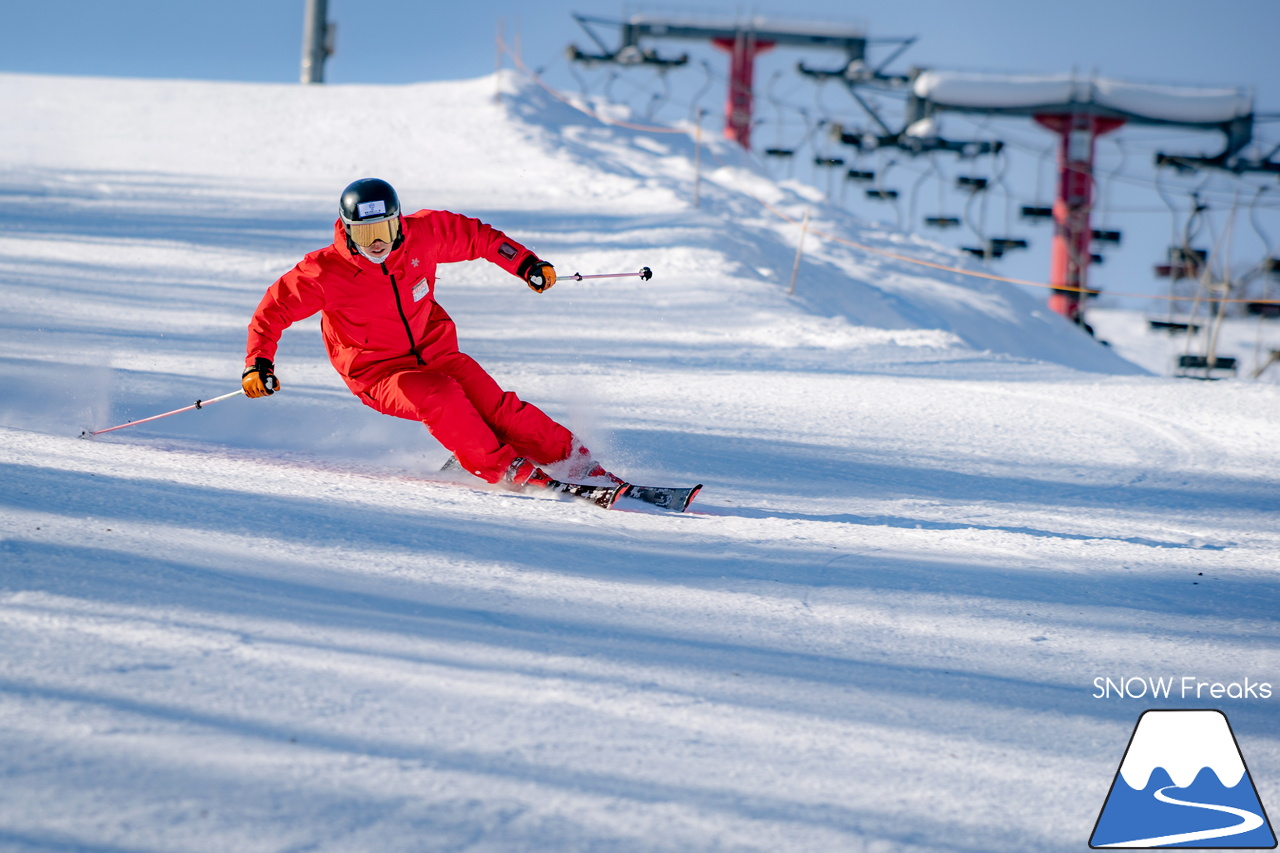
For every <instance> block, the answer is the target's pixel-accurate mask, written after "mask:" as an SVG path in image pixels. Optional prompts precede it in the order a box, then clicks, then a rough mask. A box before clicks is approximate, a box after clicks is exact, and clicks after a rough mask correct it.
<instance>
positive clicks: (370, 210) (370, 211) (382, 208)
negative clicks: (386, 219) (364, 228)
mask: <svg viewBox="0 0 1280 853" xmlns="http://www.w3.org/2000/svg"><path fill="white" fill-rule="evenodd" d="M356 211H357V212H358V213H359V214H360V218H361V219H364V218H365V217H367V216H386V215H387V203H386V202H385V201H383V200H382V199H378V200H377V201H365V202H361V203H360V204H357V205H356Z"/></svg>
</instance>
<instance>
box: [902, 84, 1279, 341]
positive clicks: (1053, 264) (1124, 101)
mask: <svg viewBox="0 0 1280 853" xmlns="http://www.w3.org/2000/svg"><path fill="white" fill-rule="evenodd" d="M942 111H951V112H962V113H981V114H983V115H994V116H1029V117H1031V118H1033V119H1034V120H1035V121H1036V122H1037V123H1038V124H1040V125H1043V126H1044V127H1046V128H1048V129H1049V130H1051V131H1053V132H1054V133H1056V134H1057V135H1058V137H1059V139H1060V146H1059V149H1058V192H1057V199H1056V200H1055V201H1054V205H1053V220H1054V226H1055V227H1054V236H1053V252H1052V257H1051V261H1050V278H1049V283H1050V284H1051V285H1052V286H1053V287H1054V288H1055V290H1054V292H1053V294H1052V295H1051V296H1050V298H1049V306H1050V307H1051V308H1052V309H1053V310H1054V311H1056V312H1057V313H1059V314H1061V315H1063V316H1064V317H1067V318H1068V319H1070V320H1072V321H1074V322H1077V323H1080V322H1082V320H1081V316H1080V305H1081V302H1082V301H1083V296H1084V295H1085V294H1087V293H1090V292H1091V291H1090V290H1089V288H1088V270H1089V263H1090V260H1091V251H1090V241H1091V240H1092V239H1093V231H1092V230H1091V228H1090V226H1089V213H1090V210H1091V208H1092V206H1093V184H1094V179H1093V153H1094V141H1095V140H1096V139H1097V138H1098V137H1099V136H1102V135H1103V134H1105V133H1110V132H1111V131H1114V130H1116V129H1118V128H1120V127H1121V126H1122V125H1124V124H1126V123H1130V124H1143V125H1163V126H1167V127H1178V128H1183V129H1187V130H1219V131H1221V132H1222V133H1223V134H1224V135H1225V136H1226V148H1225V149H1224V150H1223V151H1222V153H1220V154H1218V155H1216V156H1214V157H1184V156H1171V155H1167V154H1160V155H1157V158H1156V162H1157V164H1158V165H1159V164H1163V163H1166V162H1168V163H1171V164H1174V165H1182V166H1187V167H1189V166H1191V165H1192V164H1194V165H1195V166H1212V167H1217V168H1223V169H1230V170H1233V171H1243V170H1253V169H1257V170H1262V169H1263V168H1264V164H1254V163H1248V162H1246V161H1244V160H1243V159H1241V158H1240V156H1239V154H1240V152H1241V151H1242V150H1243V149H1244V148H1245V147H1246V146H1247V145H1248V144H1249V142H1250V141H1251V140H1252V138H1253V97H1252V94H1251V93H1249V92H1247V91H1245V90H1242V89H1204V88H1182V87H1172V86H1154V85H1147V84H1141V83H1126V82H1121V81H1118V80H1104V79H1101V78H1094V77H1089V78H1077V77H1076V76H1075V75H1074V74H1070V75H1067V74H1060V75H1046V76H1012V75H995V74H971V73H962V72H950V71H926V70H917V71H916V72H915V79H914V80H913V81H912V83H911V96H910V101H909V104H908V115H907V125H908V127H910V126H912V125H914V124H915V123H916V122H920V121H923V120H925V119H928V118H931V117H932V116H933V115H934V114H935V113H938V112H942ZM1265 165H1270V164H1265Z"/></svg>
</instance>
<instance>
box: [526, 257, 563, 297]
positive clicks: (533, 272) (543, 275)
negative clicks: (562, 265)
mask: <svg viewBox="0 0 1280 853" xmlns="http://www.w3.org/2000/svg"><path fill="white" fill-rule="evenodd" d="M523 275H524V280H525V281H527V282H529V287H531V288H533V290H534V291H535V292H536V293H542V292H543V291H544V290H550V289H551V286H552V285H554V284H555V283H556V268H555V267H553V266H551V264H549V263H547V262H546V261H538V260H535V261H534V262H533V263H531V264H529V266H528V267H527V268H526V269H525V271H524V273H523Z"/></svg>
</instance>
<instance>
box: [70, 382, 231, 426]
mask: <svg viewBox="0 0 1280 853" xmlns="http://www.w3.org/2000/svg"><path fill="white" fill-rule="evenodd" d="M243 393H244V391H243V390H241V389H238V390H235V391H232V392H231V393H230V394H223V395H222V396H221V397H214V398H213V399H212V400H196V401H195V403H194V404H193V405H190V406H184V407H182V408H181V409H174V410H173V411H172V412H165V413H164V414H163V415H152V416H151V417H149V418H143V419H142V420H140V421H129V422H128V423H127V424H120V425H118V426H113V427H107V428H106V429H93V430H89V429H87V430H84V431H82V432H81V433H80V437H81V438H89V437H91V436H95V435H102V434H103V433H104V432H111V431H112V430H117V429H124V428H125V427H131V426H137V425H138V424H145V423H146V422H147V421H158V420H160V419H161V418H167V417H169V416H170V415H180V414H182V413H183V412H189V411H191V410H192V409H203V408H204V407H205V406H207V405H209V404H210V403H216V402H218V401H219V400H229V399H231V398H232V397H239V396H240V395H241V394H243Z"/></svg>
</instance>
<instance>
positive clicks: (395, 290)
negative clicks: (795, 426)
mask: <svg viewBox="0 0 1280 853" xmlns="http://www.w3.org/2000/svg"><path fill="white" fill-rule="evenodd" d="M381 266H382V274H383V275H385V276H386V277H387V278H389V279H391V295H392V296H394V297H395V298H396V310H397V311H399V312H400V322H401V323H404V333H405V335H406V336H407V337H408V338H409V352H410V353H411V354H412V355H413V357H414V358H416V359H417V360H418V364H421V365H426V362H425V361H423V360H422V356H421V355H419V354H418V350H417V347H416V343H417V342H416V341H414V339H413V329H411V328H409V318H408V317H406V316H405V314H404V304H403V303H402V302H401V301H400V288H398V287H396V277H395V276H394V275H393V274H392V273H391V271H390V270H389V269H387V264H386V262H385V261H384V262H383V263H382V264H381Z"/></svg>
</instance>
